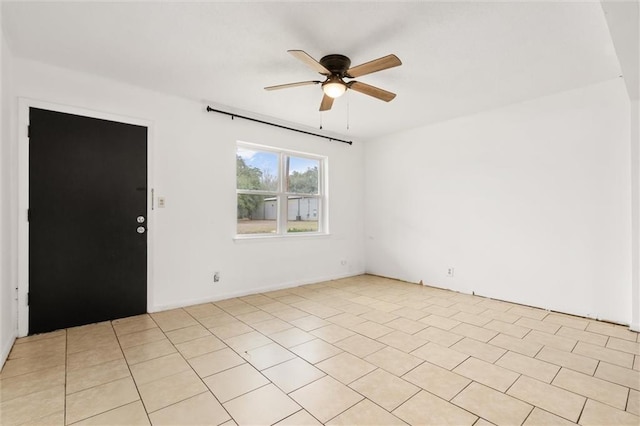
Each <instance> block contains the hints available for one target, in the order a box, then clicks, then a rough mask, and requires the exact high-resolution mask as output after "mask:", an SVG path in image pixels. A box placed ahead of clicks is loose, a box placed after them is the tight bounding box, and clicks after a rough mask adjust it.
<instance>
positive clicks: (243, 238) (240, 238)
mask: <svg viewBox="0 0 640 426" xmlns="http://www.w3.org/2000/svg"><path fill="white" fill-rule="evenodd" d="M330 236H331V234H327V233H304V234H302V233H300V234H296V235H268V234H261V235H250V234H247V235H236V236H235V237H233V242H235V243H245V242H251V241H286V240H313V239H318V238H329V237H330Z"/></svg>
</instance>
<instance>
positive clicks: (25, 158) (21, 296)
mask: <svg viewBox="0 0 640 426" xmlns="http://www.w3.org/2000/svg"><path fill="white" fill-rule="evenodd" d="M32 107H33V108H41V109H46V110H50V111H58V112H63V113H67V114H75V115H81V116H85V117H92V118H98V119H103V120H110V121H116V122H119V123H126V124H134V125H138V126H144V127H146V128H147V309H149V307H150V306H153V282H154V280H153V247H154V234H155V232H154V226H153V222H154V220H153V219H154V217H153V213H154V210H153V207H154V206H153V203H154V200H153V198H152V193H153V191H152V188H153V187H154V185H153V182H154V181H153V177H154V176H153V165H154V162H153V146H154V143H153V142H154V134H153V122H152V121H150V120H145V119H141V118H136V117H127V116H123V115H117V114H112V113H107V112H102V111H95V110H91V109H87V108H81V107H76V106H70V105H62V104H56V103H52V102H46V101H40V100H35V99H29V98H18V212H17V217H18V241H17V243H18V337H23V336H26V335H27V334H29V306H28V305H27V294H28V293H29V222H28V220H27V211H28V209H29V137H28V133H27V132H28V126H29V108H32Z"/></svg>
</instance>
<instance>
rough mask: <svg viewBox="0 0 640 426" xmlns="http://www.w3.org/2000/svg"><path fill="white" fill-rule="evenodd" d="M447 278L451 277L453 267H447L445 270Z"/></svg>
mask: <svg viewBox="0 0 640 426" xmlns="http://www.w3.org/2000/svg"><path fill="white" fill-rule="evenodd" d="M447 276H448V277H453V266H449V267H448V268H447Z"/></svg>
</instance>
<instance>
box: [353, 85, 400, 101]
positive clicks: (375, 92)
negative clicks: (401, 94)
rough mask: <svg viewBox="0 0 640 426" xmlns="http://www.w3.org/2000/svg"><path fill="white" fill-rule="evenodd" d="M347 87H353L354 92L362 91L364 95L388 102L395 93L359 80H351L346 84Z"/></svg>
mask: <svg viewBox="0 0 640 426" xmlns="http://www.w3.org/2000/svg"><path fill="white" fill-rule="evenodd" d="M347 86H348V87H349V89H353V90H355V91H356V92H360V93H364V94H365V95H369V96H373V97H374V98H378V99H380V100H381V101H385V102H389V101H390V100H392V99H393V98H395V97H396V94H395V93H391V92H387V91H386V90H383V89H380V88H379V87H375V86H371V85H370V84H366V83H360V82H359V81H352V82H350V83H348V84H347Z"/></svg>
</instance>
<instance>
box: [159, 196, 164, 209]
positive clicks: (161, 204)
mask: <svg viewBox="0 0 640 426" xmlns="http://www.w3.org/2000/svg"><path fill="white" fill-rule="evenodd" d="M165 205H166V204H165V199H164V197H158V208H159V209H164V207H165Z"/></svg>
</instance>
